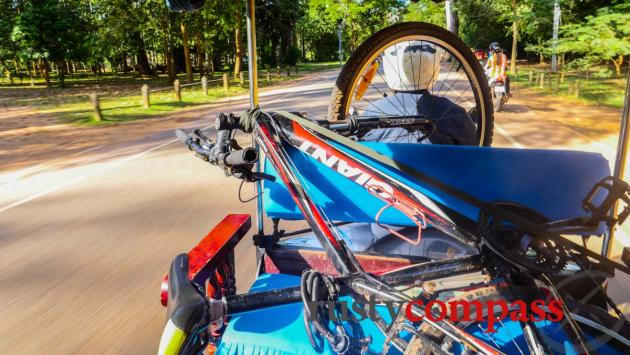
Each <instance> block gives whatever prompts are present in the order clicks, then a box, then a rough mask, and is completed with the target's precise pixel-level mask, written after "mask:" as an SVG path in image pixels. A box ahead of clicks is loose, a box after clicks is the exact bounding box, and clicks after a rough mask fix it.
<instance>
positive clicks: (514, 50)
mask: <svg viewBox="0 0 630 355" xmlns="http://www.w3.org/2000/svg"><path fill="white" fill-rule="evenodd" d="M517 44H518V21H517V18H516V0H512V57H511V58H510V73H512V74H514V73H515V72H516V56H517V55H518V53H517V51H518V48H517V47H516V45H517Z"/></svg>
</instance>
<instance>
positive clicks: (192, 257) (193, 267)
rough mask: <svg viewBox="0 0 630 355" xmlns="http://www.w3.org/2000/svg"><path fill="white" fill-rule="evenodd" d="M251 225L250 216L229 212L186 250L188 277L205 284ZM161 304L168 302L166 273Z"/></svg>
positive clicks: (161, 293)
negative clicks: (188, 250)
mask: <svg viewBox="0 0 630 355" xmlns="http://www.w3.org/2000/svg"><path fill="white" fill-rule="evenodd" d="M250 227H251V217H250V216H249V215H246V214H229V215H227V216H225V218H223V220H222V221H221V222H220V223H219V224H217V225H216V226H215V227H214V228H213V229H212V230H211V231H210V233H208V235H206V236H205V237H204V238H203V239H202V240H201V241H200V242H199V244H197V245H196V246H195V247H194V248H193V249H192V250H191V251H190V252H188V264H189V269H188V278H189V279H190V280H191V281H195V282H197V283H198V284H200V285H205V283H206V281H207V280H208V278H210V277H211V276H212V275H214V274H215V272H216V268H217V267H218V266H219V265H220V264H221V263H222V262H224V260H225V257H226V256H227V255H229V253H231V252H232V251H233V250H234V247H235V246H236V244H237V243H238V242H239V241H240V240H241V238H243V236H244V235H245V234H246V233H247V231H248V230H249V228H250ZM160 289H161V292H160V301H161V302H162V306H164V307H166V305H167V304H168V274H167V275H165V276H164V279H163V280H162V285H161V287H160Z"/></svg>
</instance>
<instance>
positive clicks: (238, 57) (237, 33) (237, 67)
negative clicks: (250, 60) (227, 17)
mask: <svg viewBox="0 0 630 355" xmlns="http://www.w3.org/2000/svg"><path fill="white" fill-rule="evenodd" d="M235 16H236V26H235V28H234V40H235V42H234V43H235V45H236V48H235V49H236V53H235V58H234V77H235V78H236V77H238V75H239V73H240V72H241V70H242V69H241V63H242V62H243V35H242V34H241V23H242V22H243V14H242V13H241V6H240V5H239V7H238V9H237V10H236V13H235Z"/></svg>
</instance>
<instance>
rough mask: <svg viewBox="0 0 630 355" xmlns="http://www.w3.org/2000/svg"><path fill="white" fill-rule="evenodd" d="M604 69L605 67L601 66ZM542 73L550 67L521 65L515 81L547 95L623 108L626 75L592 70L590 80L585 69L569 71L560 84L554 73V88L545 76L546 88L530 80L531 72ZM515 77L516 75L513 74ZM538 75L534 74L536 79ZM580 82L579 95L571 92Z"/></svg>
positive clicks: (546, 73)
mask: <svg viewBox="0 0 630 355" xmlns="http://www.w3.org/2000/svg"><path fill="white" fill-rule="evenodd" d="M599 69H603V68H599ZM530 71H533V72H534V73H540V72H542V71H545V75H549V74H548V68H546V67H541V66H521V67H520V68H519V75H518V79H516V78H515V81H516V82H517V83H518V84H520V85H522V86H525V87H528V88H532V89H534V90H536V91H538V92H541V93H544V94H547V95H556V96H560V97H562V98H564V99H567V100H576V101H579V102H582V103H585V104H590V105H603V106H610V107H614V108H622V107H623V104H624V92H625V88H626V80H625V76H623V75H622V76H621V77H617V76H614V75H612V74H603V75H601V74H600V75H598V74H597V72H595V73H593V72H591V73H590V75H589V78H588V80H587V79H586V72H585V71H567V72H566V73H565V75H564V82H562V83H560V85H559V86H558V81H557V77H556V74H553V75H552V80H551V84H552V88H551V89H550V88H549V84H548V82H547V80H548V79H547V78H545V85H544V88H543V89H541V88H540V87H539V83H538V82H536V83H535V82H531V83H530V82H529V72H530ZM512 77H513V78H514V76H512ZM535 79H536V75H535V74H534V76H533V81H535ZM578 80H579V82H580V94H579V97H576V96H575V93H574V92H573V93H570V92H569V91H570V88H571V87H572V86H573V87H575V86H576V85H577V84H576V82H577V81H578Z"/></svg>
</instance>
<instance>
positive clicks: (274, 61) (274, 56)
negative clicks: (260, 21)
mask: <svg viewBox="0 0 630 355" xmlns="http://www.w3.org/2000/svg"><path fill="white" fill-rule="evenodd" d="M271 65H273V66H276V65H278V36H277V35H276V34H274V35H273V36H272V37H271Z"/></svg>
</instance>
